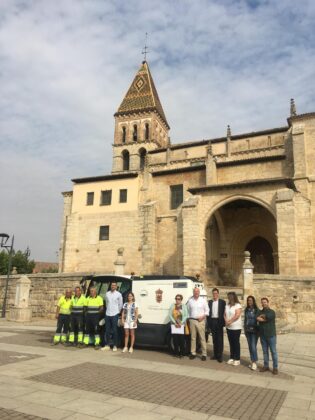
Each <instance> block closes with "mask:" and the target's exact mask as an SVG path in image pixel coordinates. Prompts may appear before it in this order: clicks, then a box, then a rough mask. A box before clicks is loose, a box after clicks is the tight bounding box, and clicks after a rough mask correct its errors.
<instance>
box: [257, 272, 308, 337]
mask: <svg viewBox="0 0 315 420" xmlns="http://www.w3.org/2000/svg"><path fill="white" fill-rule="evenodd" d="M254 295H255V297H256V298H257V299H258V300H259V301H260V299H261V298H262V297H264V296H266V297H268V299H269V300H270V305H271V307H272V308H273V309H275V311H276V313H277V318H278V325H279V326H280V327H284V326H288V327H290V328H295V329H304V328H305V327H308V328H313V329H314V325H315V277H296V276H283V275H271V274H254Z"/></svg>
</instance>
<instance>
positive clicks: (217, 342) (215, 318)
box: [207, 287, 225, 363]
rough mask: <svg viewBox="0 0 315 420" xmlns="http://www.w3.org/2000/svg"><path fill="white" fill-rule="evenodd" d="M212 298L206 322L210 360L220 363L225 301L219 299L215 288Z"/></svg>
mask: <svg viewBox="0 0 315 420" xmlns="http://www.w3.org/2000/svg"><path fill="white" fill-rule="evenodd" d="M212 296H213V299H211V300H209V302H208V304H209V316H208V320H207V321H208V322H207V324H208V329H209V330H210V331H211V333H212V342H213V356H212V357H211V359H212V360H217V361H218V362H219V363H222V353H223V328H224V324H225V322H224V312H225V301H224V300H222V299H220V298H219V290H218V289H217V288H216V287H215V288H214V289H212Z"/></svg>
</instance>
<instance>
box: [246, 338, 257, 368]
mask: <svg viewBox="0 0 315 420" xmlns="http://www.w3.org/2000/svg"><path fill="white" fill-rule="evenodd" d="M245 336H246V339H247V344H248V350H249V354H250V360H251V361H252V362H257V360H258V355H257V341H258V335H257V334H255V333H245Z"/></svg>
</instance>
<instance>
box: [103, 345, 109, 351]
mask: <svg viewBox="0 0 315 420" xmlns="http://www.w3.org/2000/svg"><path fill="white" fill-rule="evenodd" d="M109 349H110V347H109V346H105V347H102V348H101V350H102V351H108V350H109Z"/></svg>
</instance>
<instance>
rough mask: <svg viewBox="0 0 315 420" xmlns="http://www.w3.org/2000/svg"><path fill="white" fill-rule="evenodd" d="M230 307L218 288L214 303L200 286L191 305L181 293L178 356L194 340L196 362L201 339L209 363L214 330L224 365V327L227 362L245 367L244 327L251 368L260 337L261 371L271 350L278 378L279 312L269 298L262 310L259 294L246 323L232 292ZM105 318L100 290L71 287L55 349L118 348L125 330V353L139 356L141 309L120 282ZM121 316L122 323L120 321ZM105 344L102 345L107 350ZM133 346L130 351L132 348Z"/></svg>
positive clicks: (60, 311)
mask: <svg viewBox="0 0 315 420" xmlns="http://www.w3.org/2000/svg"><path fill="white" fill-rule="evenodd" d="M227 298H228V302H227V303H226V302H225V301H224V300H223V299H220V297H219V290H218V289H217V288H214V289H212V299H211V300H209V301H208V302H207V300H206V299H205V298H204V297H203V296H200V290H199V288H198V287H196V288H194V291H193V296H192V297H191V298H190V299H189V300H188V302H187V303H184V302H183V296H182V295H181V294H177V295H176V296H175V303H174V304H172V305H171V307H170V309H169V320H170V323H171V333H172V338H173V343H174V354H175V356H176V357H183V356H184V355H185V354H186V348H187V341H189V340H186V337H188V336H189V337H190V353H189V358H190V359H195V358H196V354H197V353H196V348H197V339H199V343H200V346H201V360H202V361H205V360H206V359H207V348H206V333H207V332H210V333H211V335H212V342H213V355H212V357H211V359H213V360H217V361H218V362H219V363H222V361H223V346H224V340H223V337H224V327H225V328H226V332H227V337H228V340H229V346H230V358H229V360H228V361H227V364H229V365H233V366H238V365H240V356H241V350H240V336H241V332H242V328H243V327H244V332H245V336H246V339H247V343H248V349H249V353H250V359H251V363H250V365H249V367H250V368H251V369H252V370H257V361H258V355H257V343H258V339H259V338H260V342H261V346H262V351H263V359H264V365H263V367H262V368H261V369H260V371H263V372H265V371H268V370H269V351H270V352H271V357H272V362H273V369H272V373H273V374H275V375H276V374H278V355H277V350H276V327H275V318H276V314H275V311H274V310H272V309H271V308H270V307H269V300H268V298H266V297H263V298H262V299H261V305H262V309H259V308H258V307H257V304H256V300H255V298H254V296H248V297H247V301H246V308H245V311H244V317H243V318H244V323H243V321H242V306H241V304H240V302H239V300H238V297H237V295H236V293H235V292H229V293H228V294H227ZM105 303H106V310H105V318H103V319H102V320H101V321H100V315H101V314H102V313H103V311H104V302H103V298H102V297H101V296H98V295H97V291H96V288H95V287H91V288H90V293H89V296H88V297H85V296H84V295H83V294H82V291H81V288H80V287H76V288H75V290H74V294H72V290H71V289H67V290H66V292H65V295H64V296H62V297H61V298H60V299H59V301H58V305H57V312H56V319H57V329H56V333H55V336H54V340H53V343H52V344H53V345H56V344H59V343H62V344H65V345H76V346H79V347H84V346H88V345H90V344H93V345H94V347H95V349H99V348H101V349H102V350H104V351H108V350H110V349H111V346H110V344H111V343H112V349H113V351H114V352H115V351H117V349H118V328H119V326H123V327H124V332H125V337H124V348H123V350H122V352H123V353H126V352H129V353H132V352H133V348H134V343H135V330H136V328H137V322H138V305H137V304H136V302H135V297H134V294H133V293H132V292H129V293H128V294H127V299H126V302H125V303H123V297H122V295H121V293H120V292H119V291H118V290H117V283H116V282H112V283H111V285H110V290H109V291H108V292H107V293H106V296H105ZM120 315H121V319H120ZM104 323H105V334H104V339H103V340H102V342H101V338H100V335H99V331H100V328H99V326H100V324H101V325H102V324H103V325H104ZM101 344H102V347H101ZM128 346H129V347H128Z"/></svg>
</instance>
